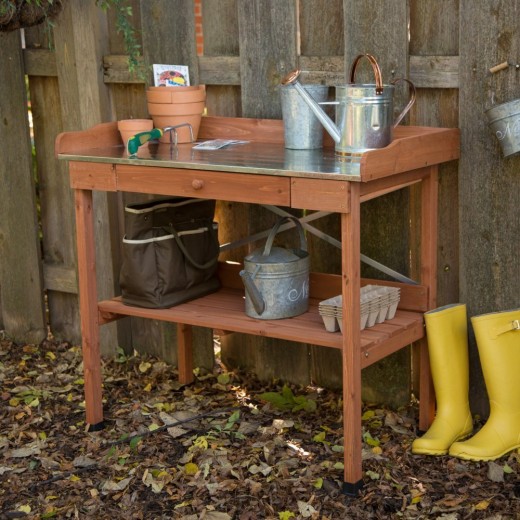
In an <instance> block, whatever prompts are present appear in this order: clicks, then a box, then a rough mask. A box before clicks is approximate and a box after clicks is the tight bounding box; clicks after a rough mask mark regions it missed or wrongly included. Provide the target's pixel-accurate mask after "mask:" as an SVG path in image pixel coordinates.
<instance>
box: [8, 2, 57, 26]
mask: <svg viewBox="0 0 520 520" xmlns="http://www.w3.org/2000/svg"><path fill="white" fill-rule="evenodd" d="M62 7H63V4H62V0H0V31H3V32H9V31H15V30H16V29H23V28H25V27H32V26H34V25H39V24H41V23H43V22H50V21H51V20H52V19H53V18H55V17H56V16H57V15H58V13H59V12H60V11H61V9H62Z"/></svg>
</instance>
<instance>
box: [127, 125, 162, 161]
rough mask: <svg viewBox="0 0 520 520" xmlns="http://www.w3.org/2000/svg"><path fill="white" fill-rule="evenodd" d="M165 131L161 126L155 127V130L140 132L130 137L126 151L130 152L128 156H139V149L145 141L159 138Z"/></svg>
mask: <svg viewBox="0 0 520 520" xmlns="http://www.w3.org/2000/svg"><path fill="white" fill-rule="evenodd" d="M163 133H164V132H163V131H162V130H161V129H160V128H154V129H153V130H149V131H147V132H139V133H138V134H135V135H134V136H132V137H130V139H128V143H127V145H126V151H127V152H128V157H129V158H130V159H132V158H134V157H137V150H138V149H139V147H140V146H142V145H143V144H144V143H146V142H148V141H151V140H152V139H159V138H161V137H162V136H163Z"/></svg>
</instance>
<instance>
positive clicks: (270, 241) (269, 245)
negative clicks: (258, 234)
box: [262, 217, 307, 256]
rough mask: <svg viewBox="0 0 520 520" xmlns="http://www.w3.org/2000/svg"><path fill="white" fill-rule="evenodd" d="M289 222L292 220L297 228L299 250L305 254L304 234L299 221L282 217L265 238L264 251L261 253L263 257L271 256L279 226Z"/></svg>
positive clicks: (294, 218) (305, 242)
mask: <svg viewBox="0 0 520 520" xmlns="http://www.w3.org/2000/svg"><path fill="white" fill-rule="evenodd" d="M290 220H292V221H293V222H294V223H295V224H296V227H297V228H298V233H299V235H300V250H302V251H305V252H307V241H306V240H305V233H304V232H303V226H302V225H301V223H300V221H299V220H298V219H297V218H296V217H282V218H281V219H279V220H278V222H277V223H276V224H275V225H274V226H273V229H271V231H270V233H269V236H268V237H267V241H266V243H265V247H264V251H263V253H262V255H263V256H269V255H270V254H271V248H272V247H273V242H274V237H275V236H276V233H278V230H279V229H280V226H281V225H282V224H284V223H285V222H289V221H290Z"/></svg>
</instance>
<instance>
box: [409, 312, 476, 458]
mask: <svg viewBox="0 0 520 520" xmlns="http://www.w3.org/2000/svg"><path fill="white" fill-rule="evenodd" d="M424 320H425V322H426V334H427V337H428V353H429V356H430V369H431V374H432V379H433V386H434V388H435V397H436V401H437V411H436V414H435V419H434V421H433V423H432V425H431V426H430V428H429V429H428V431H427V432H426V433H425V434H424V435H423V436H422V437H420V438H419V439H416V440H415V441H414V442H413V444H412V453H416V454H420V455H445V454H446V453H448V450H449V448H450V446H451V445H452V443H454V442H455V441H456V440H459V439H464V438H465V437H467V436H468V435H470V434H471V432H472V431H473V421H472V418H471V411H470V408H469V399H468V392H469V359H468V335H467V332H468V324H467V315H466V305H464V304H454V305H447V306H445V307H439V308H438V309H435V310H432V311H428V312H426V313H425V314H424Z"/></svg>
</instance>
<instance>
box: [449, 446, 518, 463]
mask: <svg viewBox="0 0 520 520" xmlns="http://www.w3.org/2000/svg"><path fill="white" fill-rule="evenodd" d="M519 448H520V444H517V445H516V446H513V447H512V448H508V449H507V450H504V451H503V452H502V453H499V454H498V455H492V456H490V457H485V456H482V457H478V456H471V455H467V454H466V453H461V454H457V455H452V456H453V457H457V459H462V460H471V461H474V462H479V461H488V460H497V459H499V458H500V457H503V456H504V455H506V454H507V453H511V452H512V451H514V450H517V449H519ZM450 455H451V453H450Z"/></svg>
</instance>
